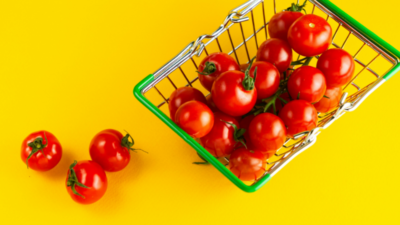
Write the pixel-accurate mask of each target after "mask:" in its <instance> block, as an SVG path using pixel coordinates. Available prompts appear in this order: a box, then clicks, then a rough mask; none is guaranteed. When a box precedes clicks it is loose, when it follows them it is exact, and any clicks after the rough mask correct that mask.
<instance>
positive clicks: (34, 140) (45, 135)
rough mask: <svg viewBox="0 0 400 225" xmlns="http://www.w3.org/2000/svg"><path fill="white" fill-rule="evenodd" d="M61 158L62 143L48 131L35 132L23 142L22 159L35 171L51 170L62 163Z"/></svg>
mask: <svg viewBox="0 0 400 225" xmlns="http://www.w3.org/2000/svg"><path fill="white" fill-rule="evenodd" d="M61 156H62V148H61V145H60V142H59V141H58V140H57V138H56V137H55V136H54V135H53V134H52V133H50V132H48V131H38V132H34V133H32V134H30V135H29V136H28V137H26V138H25V140H24V141H23V142H22V147H21V159H22V161H23V162H24V163H25V164H26V165H27V166H28V168H31V169H33V170H37V171H47V170H50V169H52V168H54V167H55V166H56V165H57V164H58V162H60V160H61Z"/></svg>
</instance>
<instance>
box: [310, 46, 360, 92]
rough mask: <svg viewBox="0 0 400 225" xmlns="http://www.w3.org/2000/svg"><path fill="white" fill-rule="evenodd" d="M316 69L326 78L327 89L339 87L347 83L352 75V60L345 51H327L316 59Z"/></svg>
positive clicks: (353, 66)
mask: <svg viewBox="0 0 400 225" xmlns="http://www.w3.org/2000/svg"><path fill="white" fill-rule="evenodd" d="M317 68H318V69H319V70H321V71H322V72H323V73H324V75H325V78H326V85H327V86H328V87H341V86H343V85H345V84H347V83H348V82H350V80H351V78H352V77H353V74H354V68H355V65H354V59H353V57H352V56H351V55H350V54H349V53H347V52H346V51H345V50H342V49H340V48H338V49H329V50H328V51H326V52H324V53H322V55H321V56H320V57H319V59H318V63H317Z"/></svg>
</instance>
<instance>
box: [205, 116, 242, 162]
mask: <svg viewBox="0 0 400 225" xmlns="http://www.w3.org/2000/svg"><path fill="white" fill-rule="evenodd" d="M224 121H226V122H229V123H232V124H235V126H236V127H239V123H238V122H237V121H236V120H235V119H234V118H233V117H230V116H227V115H225V114H223V113H220V112H216V113H214V126H213V128H212V130H211V131H210V132H209V133H208V134H207V135H206V136H204V137H202V138H200V144H201V145H202V146H203V147H204V148H205V149H206V150H207V151H208V152H210V153H211V155H213V156H215V157H225V156H228V155H230V154H231V152H232V151H233V149H234V147H235V145H236V141H235V138H234V133H235V129H234V127H233V126H232V125H229V124H227V123H226V122H224Z"/></svg>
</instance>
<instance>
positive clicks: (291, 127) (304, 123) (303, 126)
mask: <svg viewBox="0 0 400 225" xmlns="http://www.w3.org/2000/svg"><path fill="white" fill-rule="evenodd" d="M279 117H280V118H281V119H282V120H283V122H284V123H285V126H286V128H287V136H288V137H290V138H293V135H295V134H298V133H300V132H303V131H310V130H312V129H314V128H315V127H316V126H317V122H318V114H317V110H316V109H315V108H314V106H313V105H312V104H311V103H309V102H307V101H304V100H293V101H291V102H289V103H288V104H286V105H285V106H284V107H283V109H282V110H281V111H280V112H279Z"/></svg>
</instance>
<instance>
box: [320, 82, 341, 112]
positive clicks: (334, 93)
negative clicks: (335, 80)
mask: <svg viewBox="0 0 400 225" xmlns="http://www.w3.org/2000/svg"><path fill="white" fill-rule="evenodd" d="M342 95H343V91H342V88H341V87H333V88H328V89H326V92H325V96H326V97H327V98H326V97H324V98H322V99H321V101H319V102H317V103H315V104H314V107H315V109H316V110H317V111H318V112H322V113H327V112H329V111H331V110H332V109H334V108H336V107H337V106H338V105H339V102H340V99H341V98H342Z"/></svg>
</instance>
